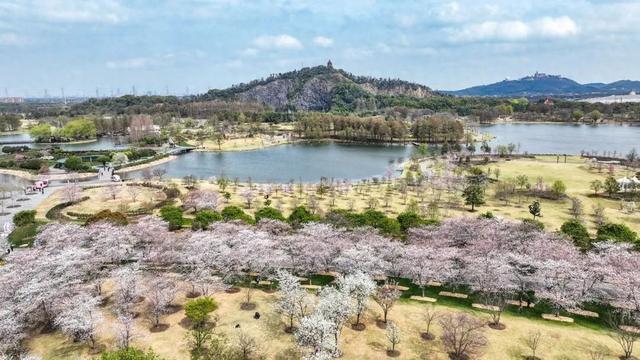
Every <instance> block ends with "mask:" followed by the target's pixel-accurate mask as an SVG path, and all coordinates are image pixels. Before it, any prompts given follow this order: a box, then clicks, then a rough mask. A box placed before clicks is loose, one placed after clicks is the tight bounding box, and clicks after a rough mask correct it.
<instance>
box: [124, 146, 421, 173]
mask: <svg viewBox="0 0 640 360" xmlns="http://www.w3.org/2000/svg"><path fill="white" fill-rule="evenodd" d="M412 151H413V146H412V145H386V146H385V145H354V144H338V143H319V144H312V143H304V144H302V143H301V144H289V145H280V146H274V147H270V148H266V149H260V150H255V151H241V152H223V153H213V152H191V153H188V154H185V155H181V156H180V157H179V158H178V159H177V160H174V161H171V162H167V163H164V164H161V165H158V166H156V168H162V169H165V170H166V171H167V175H166V176H168V177H173V178H181V177H184V176H187V175H193V176H195V177H197V178H199V179H208V178H210V177H212V176H216V177H220V176H222V175H224V176H225V177H227V178H230V179H234V178H236V177H237V178H239V179H240V180H241V181H246V180H247V178H248V177H249V176H250V177H251V179H252V181H255V182H280V183H285V182H288V181H290V180H293V181H296V182H297V181H300V180H301V181H303V182H318V181H320V178H321V177H326V178H334V179H365V178H366V179H370V178H372V177H375V176H377V177H384V176H386V173H387V169H388V168H389V166H392V169H394V175H393V176H396V175H397V173H396V172H395V169H396V168H397V167H398V165H399V164H400V163H401V162H403V161H406V160H407V159H408V158H409V157H410V156H411V153H412ZM129 176H132V177H140V176H142V171H136V172H132V173H130V174H129Z"/></svg>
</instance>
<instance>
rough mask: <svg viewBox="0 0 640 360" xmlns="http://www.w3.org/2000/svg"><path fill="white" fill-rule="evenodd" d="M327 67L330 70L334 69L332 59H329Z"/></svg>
mask: <svg viewBox="0 0 640 360" xmlns="http://www.w3.org/2000/svg"><path fill="white" fill-rule="evenodd" d="M327 67H328V68H329V69H333V63H332V62H331V59H329V61H327Z"/></svg>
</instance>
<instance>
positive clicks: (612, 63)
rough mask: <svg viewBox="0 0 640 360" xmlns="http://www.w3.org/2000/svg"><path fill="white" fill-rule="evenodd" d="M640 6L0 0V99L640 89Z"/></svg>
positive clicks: (594, 0)
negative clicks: (305, 83)
mask: <svg viewBox="0 0 640 360" xmlns="http://www.w3.org/2000/svg"><path fill="white" fill-rule="evenodd" d="M638 19H640V0H638V1H630V0H620V1H617V0H611V1H605V0H591V1H587V0H561V1H560V0H557V1H548V0H518V1H516V0H491V1H479V0H454V1H448V0H445V1H436V0H423V1H413V0H388V1H380V0H378V1H376V0H340V1H336V0H318V1H313V0H247V1H240V0H181V1H180V0H130V1H124V0H94V1H91V0H0V96H4V95H5V94H8V95H10V96H28V97H38V96H43V94H44V91H45V89H46V90H47V92H48V94H49V95H50V96H59V95H60V93H61V89H62V88H64V89H65V90H64V91H65V93H66V95H67V96H69V95H83V96H95V94H96V90H97V92H98V94H99V96H105V95H111V94H114V95H117V94H125V93H131V92H132V91H133V87H134V86H135V88H136V93H137V94H146V93H154V94H160V95H164V94H165V93H169V94H176V95H183V94H185V93H187V92H188V93H202V92H204V91H206V90H207V89H210V88H225V87H228V86H230V85H232V84H236V83H239V82H247V81H250V80H253V79H256V78H261V77H266V76H269V75H270V74H272V73H279V72H286V71H290V70H293V69H296V68H300V67H302V66H315V65H319V64H325V63H326V62H327V60H329V59H331V61H332V62H333V64H334V66H335V67H338V68H341V69H344V70H347V71H349V72H351V73H354V74H357V75H369V76H374V77H385V78H400V79H403V80H409V81H413V82H418V83H421V84H424V85H427V86H429V87H431V88H434V89H443V90H453V89H460V88H465V87H469V86H473V85H478V84H485V83H492V82H496V81H500V80H503V79H505V78H519V77H523V76H526V75H529V74H532V73H534V72H535V71H540V72H545V73H549V74H561V75H563V76H566V77H569V78H572V79H575V80H577V81H579V82H582V83H588V82H611V81H615V80H620V79H634V80H640V66H638V65H637V61H638V59H639V58H640V26H638V25H637V24H638Z"/></svg>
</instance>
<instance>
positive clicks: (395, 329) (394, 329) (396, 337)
mask: <svg viewBox="0 0 640 360" xmlns="http://www.w3.org/2000/svg"><path fill="white" fill-rule="evenodd" d="M385 333H386V335H387V340H389V342H390V343H391V349H390V350H388V352H387V353H388V354H389V355H390V356H397V355H398V351H397V350H396V346H397V345H398V344H400V340H401V336H400V327H399V326H398V325H397V324H396V323H395V321H389V323H388V324H387V328H386V331H385Z"/></svg>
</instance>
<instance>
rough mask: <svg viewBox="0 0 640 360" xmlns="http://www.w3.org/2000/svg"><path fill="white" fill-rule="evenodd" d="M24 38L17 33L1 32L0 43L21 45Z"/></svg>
mask: <svg viewBox="0 0 640 360" xmlns="http://www.w3.org/2000/svg"><path fill="white" fill-rule="evenodd" d="M22 43H24V39H23V38H22V37H21V36H20V35H18V34H16V33H11V32H8V33H0V45H20V44H22Z"/></svg>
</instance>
